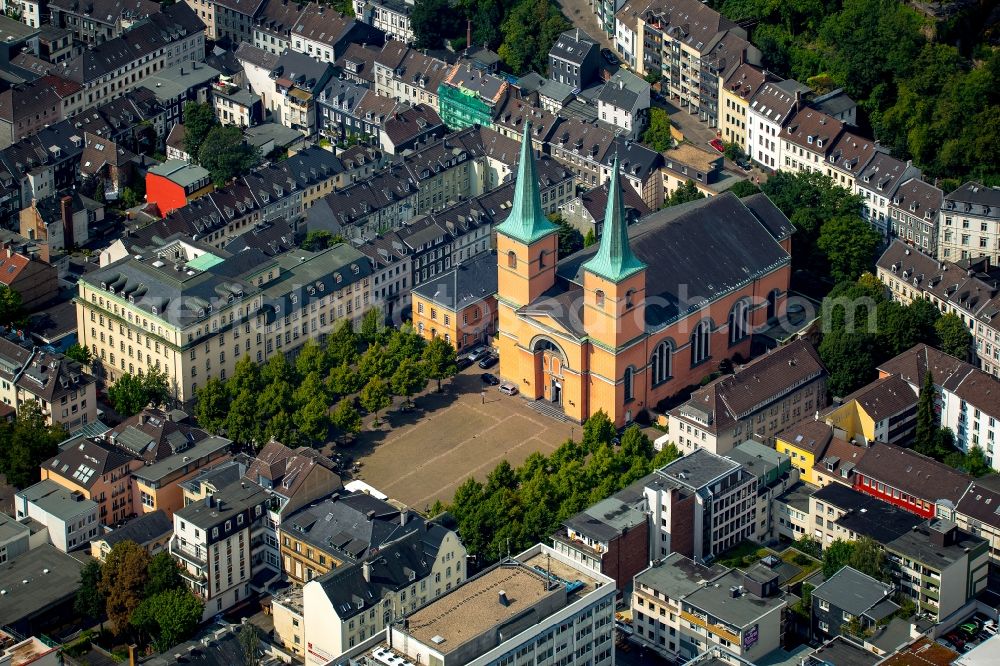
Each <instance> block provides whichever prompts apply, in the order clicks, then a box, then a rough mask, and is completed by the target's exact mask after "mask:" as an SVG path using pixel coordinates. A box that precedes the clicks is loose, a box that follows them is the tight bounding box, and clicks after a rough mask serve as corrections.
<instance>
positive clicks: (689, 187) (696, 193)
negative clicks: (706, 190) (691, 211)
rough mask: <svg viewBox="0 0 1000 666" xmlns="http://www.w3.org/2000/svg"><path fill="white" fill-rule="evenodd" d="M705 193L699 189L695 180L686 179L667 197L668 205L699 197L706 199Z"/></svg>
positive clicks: (695, 199)
mask: <svg viewBox="0 0 1000 666" xmlns="http://www.w3.org/2000/svg"><path fill="white" fill-rule="evenodd" d="M704 198H705V195H704V194H703V193H702V192H701V190H699V189H698V186H697V185H695V182H694V181H693V180H686V181H684V183H682V184H681V185H678V186H677V189H676V190H674V191H673V192H671V193H670V196H669V197H667V203H666V206H667V207H670V206H676V205H678V204H682V203H687V202H688V201H697V200H698V199H704Z"/></svg>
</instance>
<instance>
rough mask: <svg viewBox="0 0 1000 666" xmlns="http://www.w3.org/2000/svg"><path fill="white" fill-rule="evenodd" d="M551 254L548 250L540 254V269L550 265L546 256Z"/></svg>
mask: <svg viewBox="0 0 1000 666" xmlns="http://www.w3.org/2000/svg"><path fill="white" fill-rule="evenodd" d="M548 254H549V253H548V252H547V251H546V250H542V251H541V252H539V253H538V267H539V268H545V267H546V266H547V265H548V264H547V263H546V256H547V255H548Z"/></svg>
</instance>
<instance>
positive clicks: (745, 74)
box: [723, 62, 774, 101]
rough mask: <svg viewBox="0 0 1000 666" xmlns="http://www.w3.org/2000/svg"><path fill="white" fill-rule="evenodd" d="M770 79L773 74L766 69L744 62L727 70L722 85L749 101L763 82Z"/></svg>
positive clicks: (772, 77)
mask: <svg viewBox="0 0 1000 666" xmlns="http://www.w3.org/2000/svg"><path fill="white" fill-rule="evenodd" d="M772 80H774V76H773V75H771V74H770V73H769V72H768V71H767V70H763V69H761V68H760V67H757V66H755V65H751V64H750V63H748V62H745V63H742V64H741V65H739V66H738V67H734V68H733V69H732V71H730V72H729V75H728V76H727V77H726V80H725V83H723V86H724V87H725V89H726V90H728V91H729V92H731V93H733V94H734V95H736V96H737V97H741V98H742V99H743V100H744V101H749V100H750V98H751V97H753V96H754V95H755V94H757V91H758V90H760V87H761V86H762V85H764V83H766V82H767V81H772Z"/></svg>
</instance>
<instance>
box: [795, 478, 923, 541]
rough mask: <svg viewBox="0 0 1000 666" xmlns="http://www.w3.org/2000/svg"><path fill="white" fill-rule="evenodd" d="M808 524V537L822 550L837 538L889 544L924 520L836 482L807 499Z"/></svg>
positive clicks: (816, 491)
mask: <svg viewBox="0 0 1000 666" xmlns="http://www.w3.org/2000/svg"><path fill="white" fill-rule="evenodd" d="M807 521H808V529H807V530H806V533H807V535H808V536H809V537H810V538H812V539H813V540H814V541H815V542H816V543H818V544H819V545H820V547H821V548H824V549H825V548H827V547H829V546H830V544H832V543H833V542H834V541H836V540H837V539H841V540H843V541H854V540H856V539H857V538H858V537H860V536H867V537H870V538H871V539H873V540H875V541H877V542H879V543H888V542H890V541H892V540H893V539H895V538H897V537H899V536H901V535H903V534H905V533H906V532H909V531H911V530H913V529H915V528H916V527H917V525H919V524H920V523H922V522H923V518H921V517H920V516H915V515H913V514H912V513H910V512H909V511H904V510H903V509H900V508H898V507H895V506H893V505H892V504H889V503H887V502H883V501H882V500H880V499H878V498H876V497H872V496H871V495H866V494H864V493H860V492H858V491H857V490H854V489H853V488H848V487H847V486H843V485H841V484H839V483H835V484H831V485H829V486H825V487H823V488H820V489H818V490H815V491H814V492H813V493H812V495H811V496H810V497H809V509H808V515H807Z"/></svg>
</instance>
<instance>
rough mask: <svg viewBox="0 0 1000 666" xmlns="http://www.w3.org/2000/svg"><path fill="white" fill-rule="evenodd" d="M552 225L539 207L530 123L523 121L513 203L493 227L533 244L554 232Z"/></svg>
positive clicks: (511, 236)
mask: <svg viewBox="0 0 1000 666" xmlns="http://www.w3.org/2000/svg"><path fill="white" fill-rule="evenodd" d="M556 230H557V227H556V225H554V224H552V222H550V221H549V219H548V218H547V217H545V213H544V211H543V210H542V198H541V196H539V194H538V176H537V175H535V154H534V151H532V149H531V123H530V122H525V123H524V136H523V137H521V161H520V163H519V164H518V165H517V184H516V185H515V186H514V203H513V205H512V206H511V208H510V215H508V216H507V219H506V220H504V221H503V223H501V224H500V225H499V226H497V233H501V234H503V235H504V236H507V237H509V238H513V239H514V240H516V241H520V242H522V243H525V244H531V243H534V242H535V241H537V240H540V239H542V238H544V237H545V236H547V235H549V234H554V233H555V232H556Z"/></svg>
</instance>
